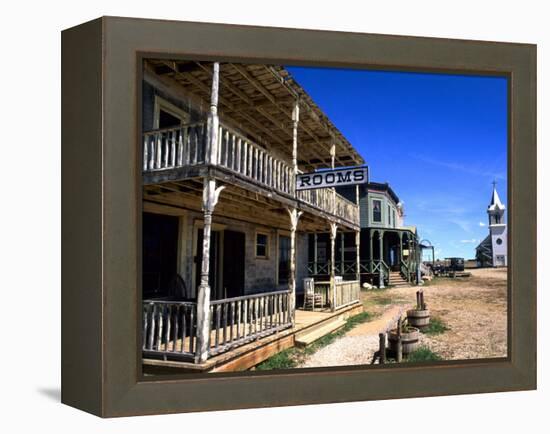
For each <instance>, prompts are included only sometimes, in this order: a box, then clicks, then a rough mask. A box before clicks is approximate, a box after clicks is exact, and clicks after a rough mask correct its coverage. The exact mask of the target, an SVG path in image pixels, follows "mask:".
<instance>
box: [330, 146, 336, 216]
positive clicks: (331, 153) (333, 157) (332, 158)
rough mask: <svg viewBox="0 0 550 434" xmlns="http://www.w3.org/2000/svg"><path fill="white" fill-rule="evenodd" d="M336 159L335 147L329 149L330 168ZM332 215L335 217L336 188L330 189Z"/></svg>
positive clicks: (332, 167)
mask: <svg viewBox="0 0 550 434" xmlns="http://www.w3.org/2000/svg"><path fill="white" fill-rule="evenodd" d="M335 157H336V145H335V144H332V145H331V147H330V168H331V169H334V160H335ZM332 214H334V215H336V188H334V187H332Z"/></svg>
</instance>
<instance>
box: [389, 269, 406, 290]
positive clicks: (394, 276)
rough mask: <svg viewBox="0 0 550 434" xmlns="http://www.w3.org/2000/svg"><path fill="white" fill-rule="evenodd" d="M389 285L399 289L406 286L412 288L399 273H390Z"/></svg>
mask: <svg viewBox="0 0 550 434" xmlns="http://www.w3.org/2000/svg"><path fill="white" fill-rule="evenodd" d="M389 284H390V286H395V287H397V288H402V287H405V286H410V283H409V282H407V281H406V280H405V279H404V278H403V276H401V273H400V272H399V271H390V275H389Z"/></svg>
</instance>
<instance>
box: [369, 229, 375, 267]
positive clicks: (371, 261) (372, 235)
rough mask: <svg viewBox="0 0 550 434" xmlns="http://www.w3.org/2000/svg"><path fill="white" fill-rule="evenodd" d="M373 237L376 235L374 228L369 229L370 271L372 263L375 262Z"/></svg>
mask: <svg viewBox="0 0 550 434" xmlns="http://www.w3.org/2000/svg"><path fill="white" fill-rule="evenodd" d="M373 237H374V231H373V230H372V229H369V255H370V261H369V273H372V265H373V263H374V245H373V242H372V239H373Z"/></svg>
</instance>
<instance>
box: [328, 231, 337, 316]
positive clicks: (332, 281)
mask: <svg viewBox="0 0 550 434" xmlns="http://www.w3.org/2000/svg"><path fill="white" fill-rule="evenodd" d="M337 229H338V226H337V225H336V223H334V222H331V223H330V305H331V306H330V308H331V310H332V311H334V310H336V279H335V278H334V277H335V276H334V271H335V270H334V260H335V256H336V255H335V251H334V250H335V246H336V231H337Z"/></svg>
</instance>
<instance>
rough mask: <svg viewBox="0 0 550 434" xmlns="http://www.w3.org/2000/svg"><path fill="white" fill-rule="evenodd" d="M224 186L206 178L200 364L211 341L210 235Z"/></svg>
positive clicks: (199, 300) (199, 313)
mask: <svg viewBox="0 0 550 434" xmlns="http://www.w3.org/2000/svg"><path fill="white" fill-rule="evenodd" d="M224 188H225V187H224V186H220V187H216V181H215V180H214V179H209V178H205V179H204V187H203V196H202V209H203V211H204V229H203V238H202V263H201V283H200V285H199V291H198V294H197V351H196V355H195V358H196V360H197V362H198V363H203V362H205V361H206V359H208V347H209V341H210V283H209V281H208V275H209V272H210V235H211V232H212V213H213V212H214V208H215V207H216V204H217V203H218V198H219V196H220V193H221V191H222V190H223V189H224Z"/></svg>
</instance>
